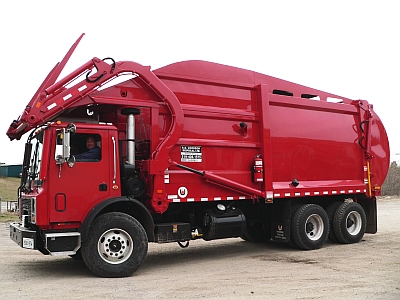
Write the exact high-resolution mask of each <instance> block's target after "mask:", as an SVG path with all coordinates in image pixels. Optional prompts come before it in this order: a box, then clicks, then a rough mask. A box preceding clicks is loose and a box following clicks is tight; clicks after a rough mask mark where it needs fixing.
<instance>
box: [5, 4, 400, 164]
mask: <svg viewBox="0 0 400 300" xmlns="http://www.w3.org/2000/svg"><path fill="white" fill-rule="evenodd" d="M3 2H4V3H2V4H1V6H0V7H1V8H0V57H1V60H2V62H1V69H0V103H1V108H0V162H1V163H6V164H20V163H22V161H23V151H24V143H25V141H26V138H27V135H28V134H25V135H24V136H23V137H22V138H21V140H20V141H15V140H14V141H10V140H9V139H8V137H7V136H6V131H7V129H8V127H9V125H10V123H11V122H12V121H13V120H14V119H17V118H18V117H19V115H20V114H21V113H22V112H23V110H24V108H25V106H26V105H27V104H28V102H29V101H30V99H31V98H32V96H33V95H34V93H35V92H36V90H37V89H38V88H39V86H40V84H41V83H42V81H43V80H44V78H45V77H46V75H47V74H48V72H49V71H50V70H51V69H52V68H53V67H54V65H55V64H56V63H57V62H59V61H61V59H62V58H63V57H64V55H65V54H66V52H67V51H68V50H69V48H70V47H71V45H72V44H73V43H74V42H75V41H76V40H77V38H78V37H79V36H80V35H81V34H82V33H85V36H84V37H83V39H82V41H81V43H80V44H79V46H78V48H77V49H76V51H75V52H74V54H73V56H72V57H71V59H70V61H69V62H68V64H67V66H66V68H65V69H64V72H63V73H62V74H61V77H60V78H62V77H63V76H64V75H66V74H68V73H70V72H71V71H73V70H75V69H76V68H78V67H79V66H81V65H82V64H84V63H86V62H87V61H89V60H90V59H92V58H93V57H98V58H105V57H112V58H114V59H115V60H116V61H123V60H129V61H134V62H137V63H140V64H142V65H148V66H151V68H152V69H157V68H159V67H162V66H164V65H168V64H170V63H173V62H178V61H184V60H191V59H195V60H206V61H211V62H216V63H221V64H226V65H230V66H235V67H239V68H244V69H248V70H253V71H256V72H260V73H263V74H267V75H270V76H274V77H278V78H281V79H285V80H288V81H291V82H295V83H299V84H302V85H305V86H309V87H312V88H316V89H319V90H322V91H325V92H329V93H333V94H337V95H339V96H342V97H347V98H351V99H354V100H357V99H363V100H367V101H368V102H369V103H371V104H373V105H374V110H375V112H376V113H377V114H378V115H379V117H380V118H381V119H382V122H383V124H384V126H385V128H386V131H387V133H388V136H389V143H390V147H391V161H393V160H400V136H399V134H398V129H399V127H400V126H399V125H398V120H399V119H400V96H399V93H397V89H398V87H399V86H400V41H399V31H400V18H399V17H398V11H399V9H398V4H397V3H396V2H397V1H396V0H393V1H385V0H382V1H368V0H365V1H358V0H353V1H343V0H336V1H307V0H302V1H295V0H292V1H269V0H264V1H251V0H246V1H243V0H242V1H235V0H230V1H217V0H214V1H208V0H203V1H189V0H186V1H173V0H168V1H143V0H141V1H133V0H131V1H118V0H114V1H102V0H98V1H91V0H85V1H81V0H79V1H75V0H69V1H41V0H36V1H29V0H20V1H3ZM396 153H399V155H396Z"/></svg>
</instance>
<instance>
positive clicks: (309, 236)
mask: <svg viewBox="0 0 400 300" xmlns="http://www.w3.org/2000/svg"><path fill="white" fill-rule="evenodd" d="M328 228H329V221H328V216H327V214H326V212H325V210H324V209H323V208H322V207H321V206H319V205H316V204H305V205H302V206H300V208H298V209H297V210H296V212H295V213H294V215H293V218H292V228H291V229H292V239H293V241H294V242H295V244H296V245H297V246H298V247H299V248H300V249H304V250H313V249H318V248H321V247H322V245H323V244H324V243H325V241H326V240H327V238H328Z"/></svg>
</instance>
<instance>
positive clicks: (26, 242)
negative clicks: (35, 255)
mask: <svg viewBox="0 0 400 300" xmlns="http://www.w3.org/2000/svg"><path fill="white" fill-rule="evenodd" d="M41 234H42V236H43V237H44V239H43V240H38V239H41V237H40V235H39V234H38V232H37V231H35V230H31V229H28V228H26V227H24V226H23V225H22V224H20V223H16V222H14V223H11V224H10V238H11V239H12V240H13V241H14V242H16V243H17V244H18V245H19V246H20V247H22V248H26V249H33V250H39V251H40V252H42V253H43V254H50V255H75V254H76V252H77V251H78V250H79V248H80V247H81V234H80V233H79V232H77V231H74V232H41ZM38 242H39V243H38Z"/></svg>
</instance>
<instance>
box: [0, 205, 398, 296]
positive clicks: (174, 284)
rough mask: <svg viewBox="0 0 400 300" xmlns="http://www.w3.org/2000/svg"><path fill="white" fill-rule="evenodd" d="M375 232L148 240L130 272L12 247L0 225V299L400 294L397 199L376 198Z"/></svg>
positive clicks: (6, 233)
mask: <svg viewBox="0 0 400 300" xmlns="http://www.w3.org/2000/svg"><path fill="white" fill-rule="evenodd" d="M378 222H379V223H378V233H377V234H375V235H370V234H366V235H365V236H364V239H363V240H362V241H361V242H360V243H358V244H351V245H341V244H333V243H330V242H327V243H326V244H325V245H324V247H323V248H321V249H319V250H313V251H300V250H297V249H293V248H290V247H287V246H285V245H281V244H277V243H273V242H270V243H267V244H253V243H249V242H245V241H243V240H241V239H227V240H220V241H210V242H206V241H203V240H196V241H192V242H191V243H190V246H189V247H188V248H185V249H182V248H180V247H179V246H178V245H177V244H162V245H158V244H150V245H149V253H148V256H147V259H146V261H145V262H144V264H143V265H142V267H141V268H140V269H139V271H137V272H136V273H135V274H134V275H133V276H132V277H128V278H118V279H108V278H98V277H95V276H94V275H93V274H92V273H91V272H90V271H89V270H88V269H87V268H86V266H85V264H84V263H83V262H82V261H77V260H74V259H72V258H69V257H51V256H44V255H42V254H40V253H39V252H37V251H32V250H25V249H22V248H20V247H18V246H17V245H16V244H15V243H14V242H13V241H11V240H10V238H9V229H8V224H5V223H1V224H0V257H1V258H0V299H10V300H12V299H100V298H102V299H107V298H112V299H201V298H207V299H385V300H386V299H400V199H394V198H392V199H380V200H379V201H378Z"/></svg>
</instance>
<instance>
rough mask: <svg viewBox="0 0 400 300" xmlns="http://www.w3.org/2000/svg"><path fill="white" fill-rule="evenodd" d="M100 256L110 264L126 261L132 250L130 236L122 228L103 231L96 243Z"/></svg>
mask: <svg viewBox="0 0 400 300" xmlns="http://www.w3.org/2000/svg"><path fill="white" fill-rule="evenodd" d="M97 250H98V252H99V254H100V257H101V258H102V259H103V260H105V261H106V262H107V263H110V264H120V263H123V262H124V261H126V260H127V259H128V258H129V257H130V255H131V254H132V252H133V240H132V237H131V236H130V235H129V234H128V233H127V232H126V231H124V230H121V229H110V230H107V231H106V232H104V233H103V234H102V235H101V237H100V239H99V241H98V243H97Z"/></svg>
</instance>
